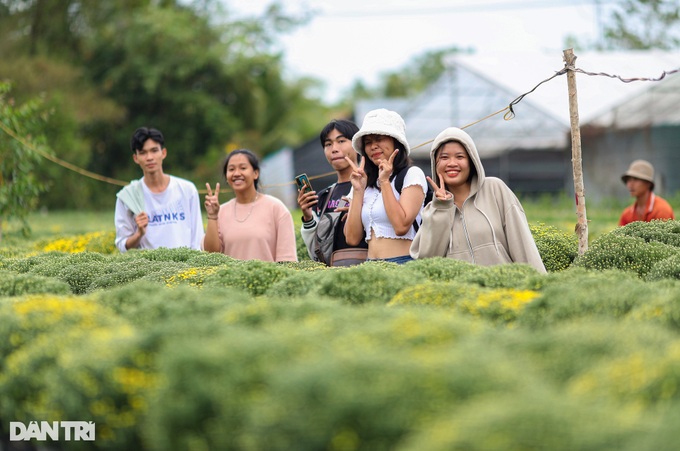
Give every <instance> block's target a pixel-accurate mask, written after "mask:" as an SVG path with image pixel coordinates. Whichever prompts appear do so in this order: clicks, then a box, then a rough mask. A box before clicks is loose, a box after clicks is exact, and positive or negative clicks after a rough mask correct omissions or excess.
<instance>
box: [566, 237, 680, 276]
mask: <svg viewBox="0 0 680 451" xmlns="http://www.w3.org/2000/svg"><path fill="white" fill-rule="evenodd" d="M677 252H678V249H677V248H676V247H674V246H671V245H668V244H663V243H660V242H657V241H651V242H647V241H645V240H644V239H643V238H640V237H633V236H628V235H624V234H622V233H621V232H617V231H613V232H610V233H607V234H605V235H602V236H601V237H599V238H598V239H596V240H595V241H594V242H593V243H592V244H591V245H590V247H589V249H588V250H587V251H586V252H585V253H584V254H583V255H579V256H578V257H577V258H576V260H575V261H574V265H576V266H581V267H584V268H587V269H596V270H600V271H601V270H605V269H621V270H624V271H632V272H634V273H636V274H637V275H638V276H639V277H645V276H646V275H647V273H648V272H649V271H650V270H651V269H652V266H654V264H656V263H657V262H659V261H661V260H664V259H666V258H668V257H670V256H672V255H675V254H676V253H677Z"/></svg>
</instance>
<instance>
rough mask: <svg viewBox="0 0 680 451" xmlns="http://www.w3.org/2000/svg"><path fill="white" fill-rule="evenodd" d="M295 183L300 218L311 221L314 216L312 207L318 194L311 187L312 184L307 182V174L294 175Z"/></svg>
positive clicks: (317, 200)
mask: <svg viewBox="0 0 680 451" xmlns="http://www.w3.org/2000/svg"><path fill="white" fill-rule="evenodd" d="M295 184H296V185H297V188H298V198H297V202H298V205H299V206H300V209H301V210H302V219H303V220H304V221H305V222H308V221H311V220H312V218H313V217H314V216H313V215H312V207H313V206H314V205H316V204H317V203H318V202H319V196H317V195H316V191H314V190H313V189H312V184H311V183H310V182H309V178H308V177H307V174H300V175H298V176H297V177H295Z"/></svg>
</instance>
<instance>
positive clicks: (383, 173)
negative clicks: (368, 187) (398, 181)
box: [378, 149, 399, 183]
mask: <svg viewBox="0 0 680 451" xmlns="http://www.w3.org/2000/svg"><path fill="white" fill-rule="evenodd" d="M398 152H399V149H394V152H392V155H390V157H389V158H388V159H387V160H385V159H384V158H383V159H381V160H380V164H378V180H380V181H382V182H383V183H390V176H391V175H392V170H393V169H394V157H396V156H397V153H398Z"/></svg>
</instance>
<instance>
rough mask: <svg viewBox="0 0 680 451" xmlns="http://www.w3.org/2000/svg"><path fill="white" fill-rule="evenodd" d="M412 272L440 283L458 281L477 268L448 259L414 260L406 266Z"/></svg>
mask: <svg viewBox="0 0 680 451" xmlns="http://www.w3.org/2000/svg"><path fill="white" fill-rule="evenodd" d="M404 267H405V268H408V269H409V270H411V271H416V272H418V273H421V274H423V275H424V276H426V277H427V278H428V279H430V280H433V281H438V282H446V281H451V280H457V279H458V278H459V277H461V276H462V275H464V274H466V273H468V272H472V271H474V270H475V269H476V268H477V266H476V265H473V264H472V263H468V262H466V261H463V260H456V259H453V258H446V257H432V258H422V259H418V260H412V261H410V262H408V263H406V265H404Z"/></svg>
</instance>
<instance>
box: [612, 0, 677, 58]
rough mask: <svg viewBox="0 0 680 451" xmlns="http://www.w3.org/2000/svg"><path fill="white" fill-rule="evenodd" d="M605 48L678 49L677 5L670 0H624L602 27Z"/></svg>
mask: <svg viewBox="0 0 680 451" xmlns="http://www.w3.org/2000/svg"><path fill="white" fill-rule="evenodd" d="M605 42H606V46H607V48H622V49H635V50H643V49H664V50H671V49H677V48H678V47H680V4H678V2H677V1H670V0H625V1H622V2H621V3H620V4H617V5H616V6H615V8H614V10H613V11H612V14H611V23H610V24H608V25H607V27H606V28H605Z"/></svg>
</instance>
